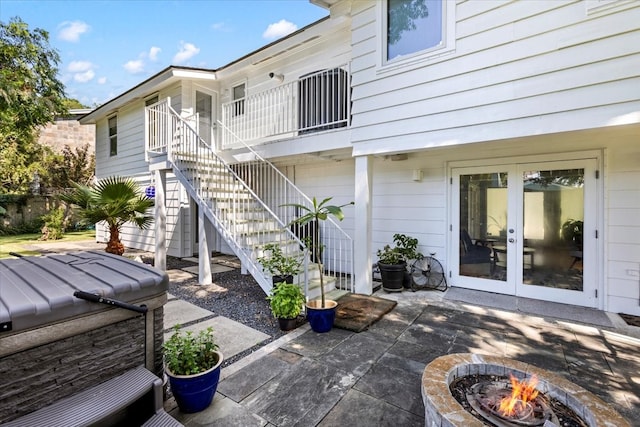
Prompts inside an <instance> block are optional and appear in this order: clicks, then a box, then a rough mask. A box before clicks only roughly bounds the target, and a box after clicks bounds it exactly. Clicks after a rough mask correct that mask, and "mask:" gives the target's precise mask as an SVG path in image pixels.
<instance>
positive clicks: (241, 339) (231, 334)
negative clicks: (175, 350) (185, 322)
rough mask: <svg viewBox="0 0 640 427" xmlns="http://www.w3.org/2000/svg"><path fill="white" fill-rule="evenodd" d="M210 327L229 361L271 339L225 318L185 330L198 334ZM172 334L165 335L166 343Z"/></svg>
mask: <svg viewBox="0 0 640 427" xmlns="http://www.w3.org/2000/svg"><path fill="white" fill-rule="evenodd" d="M209 326H211V327H212V328H213V335H214V336H215V339H216V344H218V347H219V348H220V351H221V352H222V354H223V355H224V357H225V359H229V358H231V357H233V356H235V355H236V354H238V353H242V352H243V351H245V350H248V349H250V348H251V347H253V346H254V345H257V344H260V343H261V342H262V341H265V340H267V339H269V338H270V337H269V335H267V334H264V333H262V332H260V331H256V330H255V329H252V328H250V327H248V326H245V325H243V324H242V323H238V322H236V321H235V320H231V319H229V318H228V317H224V316H216V317H214V318H212V319H208V320H205V321H203V322H198V323H196V324H193V325H191V326H187V327H185V328H183V329H184V330H186V331H193V332H195V333H198V332H199V331H202V330H205V329H207V328H208V327H209ZM172 333H173V332H166V333H165V334H164V339H165V341H166V340H168V339H169V337H171V334H172Z"/></svg>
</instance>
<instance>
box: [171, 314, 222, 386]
mask: <svg viewBox="0 0 640 427" xmlns="http://www.w3.org/2000/svg"><path fill="white" fill-rule="evenodd" d="M217 350H218V345H217V344H216V342H215V339H214V336H213V328H211V327H209V328H207V329H206V330H203V331H200V332H199V333H198V334H194V333H193V332H192V331H181V330H180V325H175V326H174V332H173V335H171V338H169V339H168V340H167V341H166V342H165V343H164V345H163V346H162V352H163V354H164V361H165V364H166V365H167V368H168V369H169V370H170V371H171V372H172V373H173V374H175V375H194V374H199V373H201V372H204V371H206V370H208V369H211V368H213V367H214V366H215V365H216V364H217V363H218V357H219V356H218V353H216V351H217Z"/></svg>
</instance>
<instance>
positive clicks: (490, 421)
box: [422, 353, 631, 427]
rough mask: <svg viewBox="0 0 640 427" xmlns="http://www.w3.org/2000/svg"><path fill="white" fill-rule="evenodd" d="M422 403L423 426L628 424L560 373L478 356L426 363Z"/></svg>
mask: <svg viewBox="0 0 640 427" xmlns="http://www.w3.org/2000/svg"><path fill="white" fill-rule="evenodd" d="M422 399H423V401H424V407H425V426H427V427H452V426H464V427H475V426H478V427H480V426H487V425H489V426H496V427H520V426H543V427H553V426H577V427H596V426H612V427H613V426H616V427H630V426H631V425H630V424H629V423H628V422H627V421H626V420H625V419H624V418H622V417H621V416H620V415H619V414H618V413H617V412H615V411H614V410H613V409H612V408H611V407H610V406H609V405H607V404H606V403H605V402H604V401H602V400H601V399H599V398H598V397H596V396H594V395H593V394H591V393H589V392H588V391H586V390H585V389H583V388H582V387H580V386H578V385H576V384H573V383H572V382H570V381H568V380H566V379H565V378H563V377H561V376H559V375H556V374H553V373H551V372H548V371H545V370H543V369H539V368H536V367H534V366H532V365H529V364H526V363H523V362H519V361H516V360H510V359H505V358H500V357H493V356H485V355H479V354H471V353H460V354H452V355H448V356H442V357H439V358H437V359H435V360H434V361H433V362H431V363H430V364H429V365H427V367H426V368H425V371H424V374H423V376H422Z"/></svg>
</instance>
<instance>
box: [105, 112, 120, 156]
mask: <svg viewBox="0 0 640 427" xmlns="http://www.w3.org/2000/svg"><path fill="white" fill-rule="evenodd" d="M111 119H115V121H116V126H115V129H116V132H115V133H114V134H113V135H112V134H111V125H110V123H109V122H110V121H111ZM107 135H109V157H115V156H117V155H118V115H117V114H114V115H113V116H110V117H107ZM114 143H115V153H114V150H113V148H114Z"/></svg>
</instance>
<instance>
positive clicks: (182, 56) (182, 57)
mask: <svg viewBox="0 0 640 427" xmlns="http://www.w3.org/2000/svg"><path fill="white" fill-rule="evenodd" d="M199 52H200V48H199V47H196V46H195V45H194V44H192V43H185V42H180V50H179V51H178V53H176V54H175V56H174V57H173V63H174V64H181V63H183V62H185V61H188V60H189V59H191V58H193V57H194V56H195V55H197V54H198V53H199Z"/></svg>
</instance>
